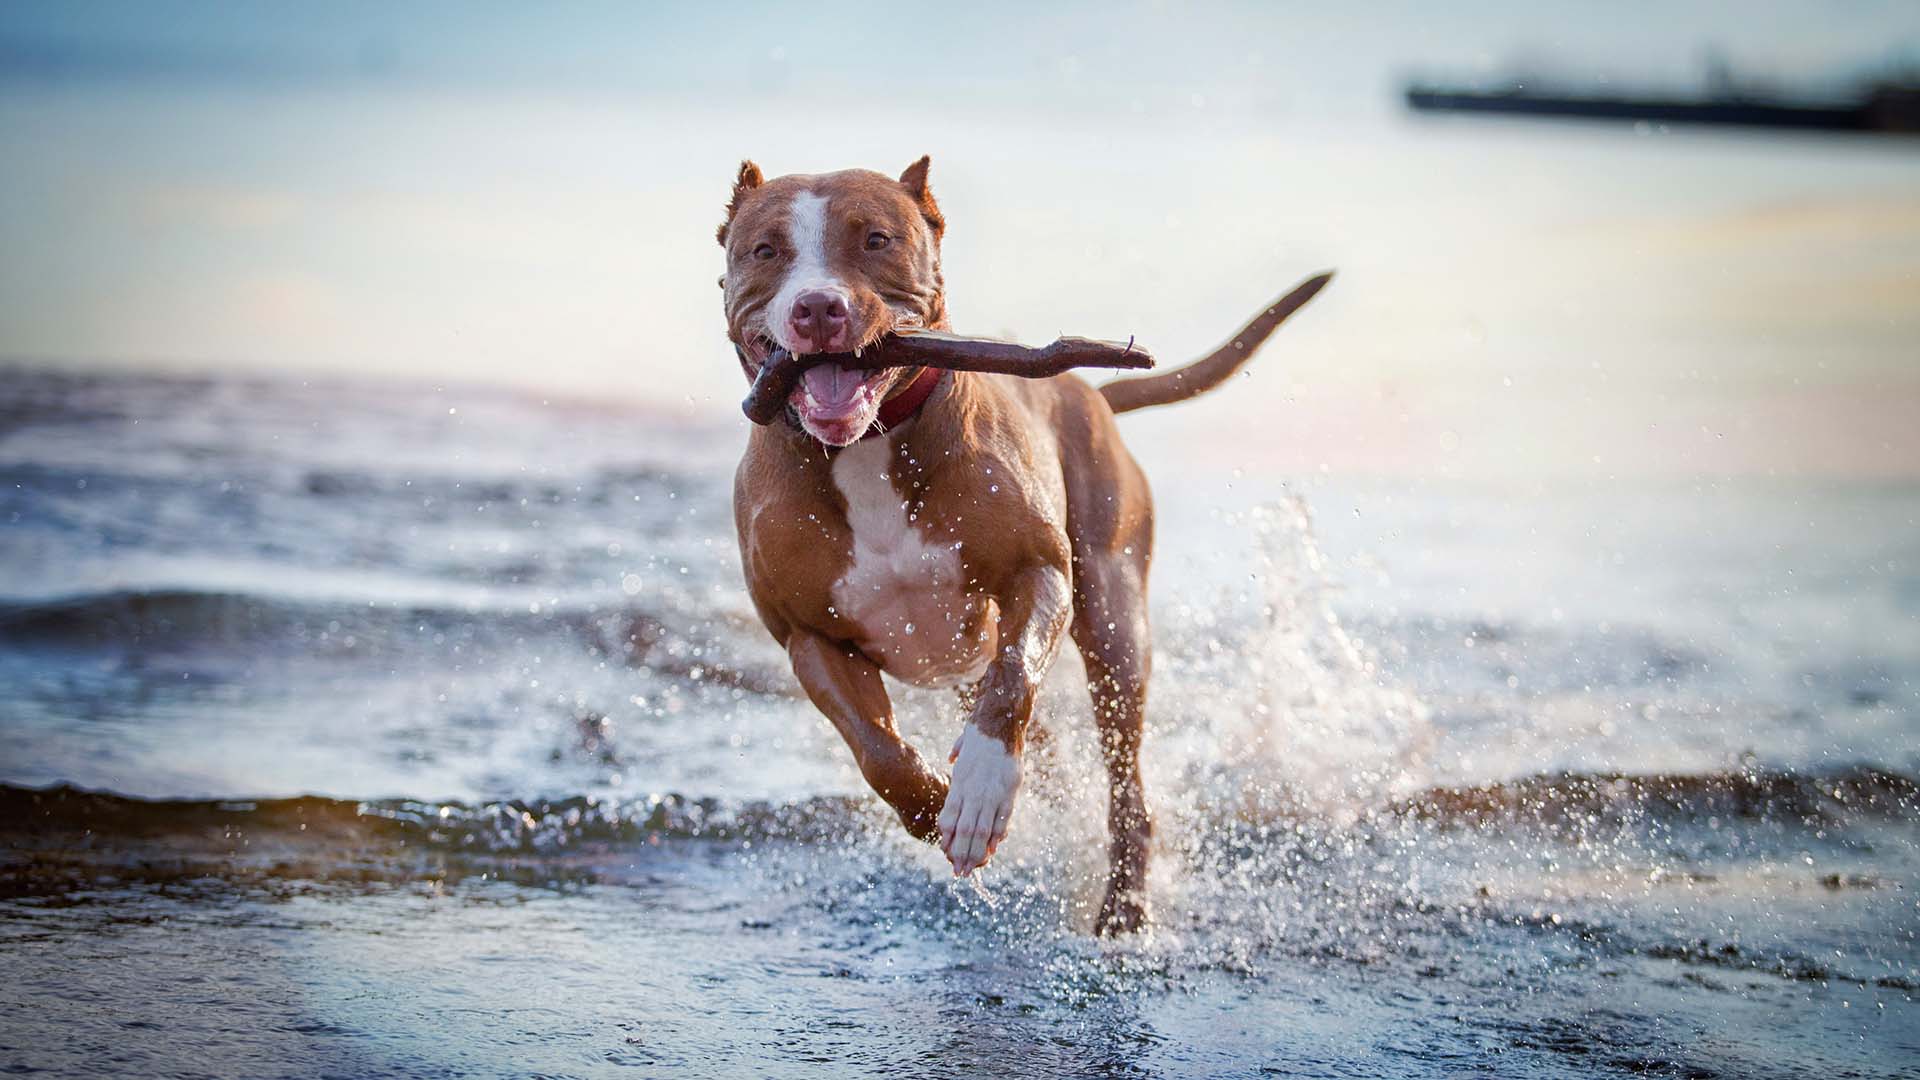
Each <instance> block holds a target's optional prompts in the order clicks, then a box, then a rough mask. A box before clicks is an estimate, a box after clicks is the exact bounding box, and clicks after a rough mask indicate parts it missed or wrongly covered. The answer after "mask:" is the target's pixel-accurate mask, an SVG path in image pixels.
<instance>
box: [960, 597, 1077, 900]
mask: <svg viewBox="0 0 1920 1080" xmlns="http://www.w3.org/2000/svg"><path fill="white" fill-rule="evenodd" d="M1005 592H1006V595H1004V596H999V597H996V598H995V600H996V602H997V603H998V604H999V607H1000V622H999V627H998V629H999V641H1000V652H999V655H997V656H995V657H994V659H993V662H992V663H990V664H988V665H987V671H986V674H985V675H984V676H982V677H981V680H980V686H979V688H978V692H977V697H976V700H975V702H974V706H973V712H972V715H970V716H969V717H968V719H967V724H966V726H965V727H963V728H961V729H960V738H959V739H957V740H955V741H954V744H953V752H952V753H951V754H950V755H948V758H947V760H949V761H951V762H952V763H953V777H952V779H951V781H950V782H949V784H948V787H947V802H946V805H945V806H944V807H942V808H941V810H940V849H941V850H942V851H945V852H946V853H947V859H948V860H949V861H951V862H952V863H953V872H954V873H955V874H959V875H965V874H969V873H972V872H973V870H974V868H976V867H979V866H984V865H986V862H987V860H988V859H989V858H991V857H992V855H993V852H994V849H995V848H997V847H999V846H1000V841H1001V840H1003V839H1005V838H1006V835H1007V822H1008V820H1009V819H1010V818H1012V816H1013V801H1014V798H1015V796H1017V795H1018V794H1019V792H1020V771H1021V770H1020V753H1021V751H1022V750H1023V749H1025V747H1026V734H1027V720H1028V718H1029V717H1031V716H1032V715H1033V700H1034V697H1035V696H1036V695H1037V694H1038V693H1039V691H1040V682H1041V680H1042V679H1044V678H1045V677H1046V674H1047V669H1048V668H1049V667H1051V666H1052V665H1053V658H1054V655H1055V654H1056V653H1058V652H1059V651H1060V640H1061V638H1062V636H1063V635H1064V634H1065V632H1066V628H1067V623H1068V620H1069V619H1070V618H1071V617H1072V609H1071V606H1070V605H1071V603H1072V588H1071V586H1070V585H1069V583H1068V580H1067V575H1066V572H1065V571H1064V570H1062V569H1061V568H1059V567H1057V566H1053V565H1040V566H1034V567H1030V568H1028V569H1027V570H1025V571H1023V572H1021V573H1019V574H1016V575H1015V576H1014V578H1013V580H1012V582H1011V585H1010V587H1009V588H1008V589H1006V590H1005Z"/></svg>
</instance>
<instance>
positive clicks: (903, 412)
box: [860, 368, 946, 439]
mask: <svg viewBox="0 0 1920 1080" xmlns="http://www.w3.org/2000/svg"><path fill="white" fill-rule="evenodd" d="M945 374H946V371H945V370H944V369H941V368H921V369H920V374H918V375H915V376H914V377H913V381H912V382H910V383H908V384H907V385H906V386H904V387H902V388H901V390H900V392H899V393H897V394H895V395H893V396H892V397H890V398H888V399H887V400H885V401H883V402H881V403H880V414H879V415H878V416H876V417H874V418H873V426H872V427H870V428H868V429H867V433H866V434H865V435H862V436H860V437H861V438H863V439H871V438H873V437H874V436H875V435H880V434H883V433H885V432H888V431H892V430H893V429H894V428H897V427H899V426H900V425H901V424H904V423H906V422H907V421H908V420H909V419H911V418H912V417H913V414H915V413H917V412H919V411H920V406H922V405H925V404H926V403H927V398H929V397H931V396H932V395H933V391H934V390H935V389H936V388H937V387H939V385H940V379H941V377H942V376H944V375H945Z"/></svg>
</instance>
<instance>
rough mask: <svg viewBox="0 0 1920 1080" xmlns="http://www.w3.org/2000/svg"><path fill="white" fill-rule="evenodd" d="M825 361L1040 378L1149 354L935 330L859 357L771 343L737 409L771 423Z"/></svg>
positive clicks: (1148, 359)
mask: <svg viewBox="0 0 1920 1080" xmlns="http://www.w3.org/2000/svg"><path fill="white" fill-rule="evenodd" d="M828 363H831V364H839V365H840V366H841V367H843V368H852V369H855V370H859V371H878V370H880V369H881V368H891V367H931V368H944V369H946V370H948V371H981V372H987V373H989V374H994V375H1018V376H1020V377H1022V378H1027V379H1045V378H1048V377H1050V376H1054V375H1058V374H1060V373H1061V372H1063V371H1068V370H1071V369H1073V368H1080V367H1102V368H1131V369H1144V368H1150V367H1152V366H1153V355H1152V354H1151V353H1149V352H1147V350H1145V349H1143V348H1141V347H1140V346H1138V345H1135V344H1134V343H1133V342H1131V341H1126V342H1119V341H1096V340H1094V339H1092V338H1079V337H1063V338H1061V339H1059V340H1058V341H1055V342H1054V343H1053V344H1051V345H1046V346H1043V347H1041V348H1037V349H1036V348H1031V347H1029V346H1026V345H1015V344H1014V343H1012V342H1010V341H994V340H992V339H990V338H971V337H962V336H961V335H959V334H947V333H942V332H940V331H936V330H906V331H902V332H900V333H897V334H889V335H887V336H886V337H884V338H881V339H880V341H879V342H878V343H876V344H874V345H872V346H869V347H868V348H865V349H862V350H860V354H859V355H858V356H856V355H854V354H853V353H809V354H808V355H806V356H795V355H793V354H792V353H789V352H788V351H787V350H785V349H782V348H780V347H779V346H777V345H776V346H774V348H773V351H772V352H770V353H768V354H767V362H766V363H765V364H762V365H761V366H760V374H759V375H758V376H756V377H755V378H754V380H753V388H752V389H750V390H748V391H747V399H746V400H745V401H743V402H741V403H740V408H741V411H743V412H745V413H746V414H747V419H749V420H751V421H753V422H754V423H756V424H771V423H773V422H774V420H776V419H778V418H779V416H780V412H781V410H782V409H785V408H786V407H787V398H788V397H789V396H790V395H792V393H793V388H794V387H795V386H796V385H798V384H799V382H800V376H801V374H803V373H804V372H805V371H806V370H807V369H808V368H811V367H815V366H817V365H819V364H828Z"/></svg>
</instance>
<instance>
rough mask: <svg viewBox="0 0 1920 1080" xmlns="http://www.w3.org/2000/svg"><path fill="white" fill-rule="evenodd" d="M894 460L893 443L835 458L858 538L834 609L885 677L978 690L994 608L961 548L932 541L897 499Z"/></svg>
mask: <svg viewBox="0 0 1920 1080" xmlns="http://www.w3.org/2000/svg"><path fill="white" fill-rule="evenodd" d="M890 453H891V448H890V444H889V441H888V440H886V439H867V440H865V441H863V442H858V443H855V444H854V445H852V446H849V447H847V448H846V449H845V450H842V451H840V453H839V454H838V455H837V456H836V457H835V458H834V462H833V483H834V486H835V487H836V488H838V489H839V491H840V495H841V497H842V498H844V499H845V500H846V504H847V524H848V526H849V527H850V528H851V529H852V531H853V550H852V553H851V554H852V557H851V558H850V559H849V560H848V563H847V568H846V570H845V572H844V573H842V574H841V575H840V577H839V579H838V580H836V581H835V582H834V583H833V589H832V596H833V603H834V607H835V609H836V611H837V612H838V613H839V615H840V616H841V617H842V618H844V619H846V620H847V621H849V622H851V623H853V624H854V626H855V627H856V628H857V631H858V636H857V637H856V644H858V645H859V646H860V648H861V651H862V652H865V653H866V654H867V655H868V656H870V657H872V658H873V659H874V660H875V661H877V662H878V663H879V664H880V666H881V668H882V669H883V670H885V671H886V672H887V674H889V675H892V676H894V677H895V678H897V679H903V680H905V681H907V682H911V683H914V684H916V685H919V686H944V685H953V684H958V683H963V682H969V681H972V680H973V679H976V678H978V677H979V676H980V674H981V673H982V671H983V670H984V669H985V667H986V663H987V659H988V657H990V656H991V655H992V653H993V638H994V629H993V623H992V621H991V620H989V619H988V617H987V616H988V614H989V612H988V607H989V606H990V604H989V601H988V600H987V598H986V597H984V596H982V595H979V594H978V593H976V592H974V591H973V590H971V589H970V588H969V587H968V583H967V581H966V578H965V569H964V564H963V563H962V561H961V557H960V549H959V545H958V543H956V542H946V543H941V542H939V541H936V540H934V539H932V538H930V537H929V536H928V535H927V533H926V531H925V528H924V525H925V523H924V522H921V521H918V520H916V518H915V515H914V514H913V512H912V508H911V507H910V506H909V505H908V503H907V501H906V500H905V499H903V498H902V497H901V496H900V494H899V492H898V491H897V490H895V488H894V486H893V482H892V480H891V479H890V478H889V477H888V475H887V474H888V468H889V466H890V465H891V464H892V462H891V460H890V456H889V455H890Z"/></svg>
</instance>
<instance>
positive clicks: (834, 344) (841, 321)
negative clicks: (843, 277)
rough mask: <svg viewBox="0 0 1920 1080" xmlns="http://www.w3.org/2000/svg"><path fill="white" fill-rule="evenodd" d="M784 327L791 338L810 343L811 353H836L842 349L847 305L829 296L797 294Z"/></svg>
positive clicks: (831, 294) (837, 297) (826, 293)
mask: <svg viewBox="0 0 1920 1080" xmlns="http://www.w3.org/2000/svg"><path fill="white" fill-rule="evenodd" d="M787 324H788V326H789V327H790V328H791V329H792V330H793V336H794V337H796V338H799V339H801V340H804V341H807V342H810V343H812V345H813V351H814V352H838V351H839V350H841V349H843V348H845V347H846V340H845V339H846V336H847V302H846V301H845V300H843V299H841V298H840V297H839V296H838V295H836V294H834V293H830V292H820V291H815V292H808V293H801V294H800V296H799V297H798V298H797V299H796V300H794V302H793V310H792V311H791V312H788V313H787Z"/></svg>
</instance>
